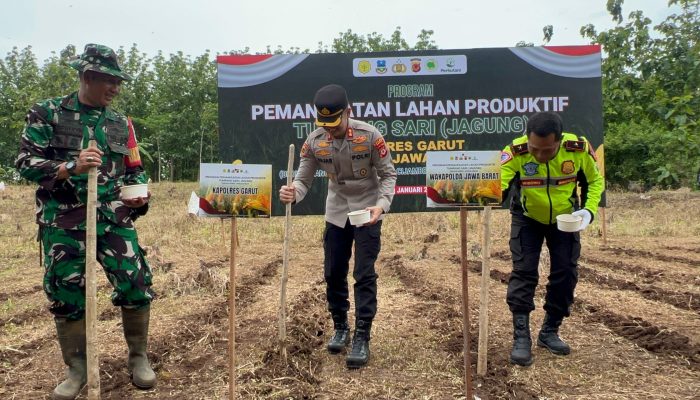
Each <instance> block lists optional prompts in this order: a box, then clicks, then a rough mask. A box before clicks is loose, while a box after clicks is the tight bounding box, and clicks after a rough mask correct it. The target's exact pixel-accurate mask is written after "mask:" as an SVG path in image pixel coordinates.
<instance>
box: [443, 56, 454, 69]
mask: <svg viewBox="0 0 700 400" xmlns="http://www.w3.org/2000/svg"><path fill="white" fill-rule="evenodd" d="M445 65H446V66H447V68H454V66H455V59H454V58H448V59H447V63H445Z"/></svg>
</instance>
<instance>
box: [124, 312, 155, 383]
mask: <svg viewBox="0 0 700 400" xmlns="http://www.w3.org/2000/svg"><path fill="white" fill-rule="evenodd" d="M150 311H151V308H150V306H147V307H145V308H141V309H138V310H132V309H128V308H124V307H122V325H123V326H124V338H126V344H127V345H128V346H129V363H128V367H129V373H131V382H132V383H133V384H134V386H136V387H137V388H139V389H150V388H152V387H154V386H155V385H156V373H155V372H153V369H152V368H151V365H150V364H149V362H148V356H147V355H146V343H147V342H148V320H149V316H150Z"/></svg>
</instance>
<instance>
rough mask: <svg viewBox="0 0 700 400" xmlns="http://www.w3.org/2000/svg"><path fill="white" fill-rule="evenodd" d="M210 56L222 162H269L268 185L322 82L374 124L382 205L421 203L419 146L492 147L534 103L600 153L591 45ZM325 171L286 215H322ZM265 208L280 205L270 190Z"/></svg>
mask: <svg viewBox="0 0 700 400" xmlns="http://www.w3.org/2000/svg"><path fill="white" fill-rule="evenodd" d="M217 61H218V86H219V122H220V129H221V130H220V148H221V158H222V161H224V162H227V163H228V162H232V161H234V160H241V161H242V162H244V163H257V164H272V169H273V173H272V175H273V183H272V185H273V189H272V192H273V193H277V191H278V190H279V187H280V186H281V185H283V184H284V183H285V182H286V169H287V154H288V151H287V149H288V146H289V144H290V143H294V144H295V145H296V148H301V145H302V144H303V142H304V140H305V139H306V136H307V135H308V134H309V133H310V132H312V131H313V130H314V129H315V126H314V123H313V121H314V118H315V109H314V107H313V104H312V100H313V96H314V93H315V92H316V90H317V89H318V88H320V87H321V86H323V85H326V84H329V83H337V84H340V85H342V86H344V87H345V88H346V89H347V91H348V97H349V99H350V103H351V109H352V113H353V117H354V118H356V119H359V120H362V121H365V122H368V123H370V124H372V125H374V126H375V127H376V128H377V129H378V130H379V131H380V132H381V133H382V134H383V135H384V138H385V140H386V142H387V146H388V147H389V149H390V150H391V156H392V159H393V161H394V164H395V166H396V170H397V173H398V180H397V187H396V196H395V197H394V202H393V204H392V207H391V212H413V211H425V210H426V195H425V188H426V152H427V151H474V150H491V151H499V150H501V149H502V148H503V147H504V146H505V145H506V144H508V143H509V142H510V141H512V140H513V139H514V138H516V137H518V136H520V135H522V134H523V133H524V131H525V126H526V124H527V119H528V116H530V115H532V114H533V113H535V112H538V111H556V112H558V113H560V114H561V115H562V117H563V119H564V128H565V131H567V132H572V133H575V134H577V135H579V136H585V137H586V138H588V140H589V141H591V143H592V144H593V145H594V146H595V147H596V149H597V150H598V151H597V153H598V154H599V155H601V153H602V144H603V121H602V92H601V74H600V62H601V58H600V46H566V47H516V48H494V49H470V50H435V51H416V52H389V53H353V54H284V55H235V56H219V57H218V60H217ZM599 158H601V157H599ZM298 164H299V161H298V159H297V160H296V161H295V166H298ZM324 175H325V173H323V172H322V171H319V172H318V173H317V177H316V179H315V180H314V184H313V187H312V189H311V191H310V192H309V193H308V194H307V196H306V198H305V199H304V201H302V202H301V203H299V204H298V205H295V206H294V213H295V214H323V212H324V206H325V195H326V190H327V178H326V177H325V176H324ZM272 214H273V215H284V206H283V204H282V203H280V202H279V200H278V199H277V196H273V199H272Z"/></svg>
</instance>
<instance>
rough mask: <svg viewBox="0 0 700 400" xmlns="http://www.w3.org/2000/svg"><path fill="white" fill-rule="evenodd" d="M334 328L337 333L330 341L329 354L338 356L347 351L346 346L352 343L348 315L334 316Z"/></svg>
mask: <svg viewBox="0 0 700 400" xmlns="http://www.w3.org/2000/svg"><path fill="white" fill-rule="evenodd" d="M333 328H334V329H335V332H334V333H333V337H332V338H331V340H329V341H328V346H327V348H328V352H329V353H331V354H338V353H340V352H341V351H343V350H345V346H347V345H348V343H350V326H349V325H348V315H347V314H333Z"/></svg>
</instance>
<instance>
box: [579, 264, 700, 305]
mask: <svg viewBox="0 0 700 400" xmlns="http://www.w3.org/2000/svg"><path fill="white" fill-rule="evenodd" d="M578 271H579V278H580V279H582V280H584V281H586V282H590V283H594V284H596V285H600V286H603V287H606V288H609V289H616V290H630V291H633V292H637V293H639V294H640V295H641V296H642V297H644V298H645V299H648V300H653V301H659V302H662V303H666V304H670V305H672V306H674V307H678V308H682V309H684V310H690V311H695V312H697V313H700V299H698V297H700V296H698V295H696V294H694V293H689V292H674V291H670V290H666V289H662V288H659V287H655V286H651V285H650V286H639V285H637V284H636V283H634V282H629V281H625V280H622V279H617V278H614V277H611V276H605V275H602V274H599V273H598V272H596V271H595V270H593V269H591V268H587V267H583V266H581V265H579V267H578Z"/></svg>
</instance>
